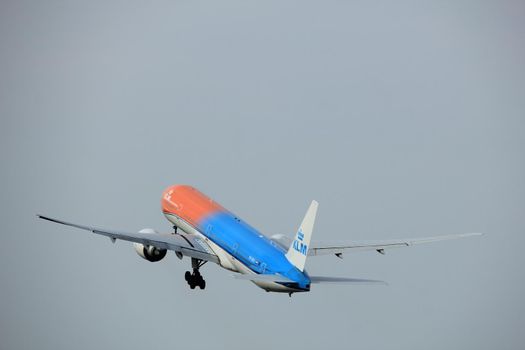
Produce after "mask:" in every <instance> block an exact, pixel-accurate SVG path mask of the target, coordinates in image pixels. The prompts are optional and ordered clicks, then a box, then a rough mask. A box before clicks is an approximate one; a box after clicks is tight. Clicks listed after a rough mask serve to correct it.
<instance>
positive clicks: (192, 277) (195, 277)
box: [184, 258, 207, 289]
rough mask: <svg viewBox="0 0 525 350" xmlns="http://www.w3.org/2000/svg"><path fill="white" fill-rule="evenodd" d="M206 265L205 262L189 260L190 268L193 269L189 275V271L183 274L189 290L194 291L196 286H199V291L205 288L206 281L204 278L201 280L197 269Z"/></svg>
mask: <svg viewBox="0 0 525 350" xmlns="http://www.w3.org/2000/svg"><path fill="white" fill-rule="evenodd" d="M206 263H207V261H202V260H200V259H195V258H191V267H192V268H193V272H192V273H191V272H190V271H186V273H185V274H184V279H185V280H186V282H188V284H189V286H190V288H191V289H195V287H197V286H199V288H200V289H204V288H206V281H205V280H204V278H202V275H201V273H200V272H199V269H200V268H201V267H202V265H204V264H206Z"/></svg>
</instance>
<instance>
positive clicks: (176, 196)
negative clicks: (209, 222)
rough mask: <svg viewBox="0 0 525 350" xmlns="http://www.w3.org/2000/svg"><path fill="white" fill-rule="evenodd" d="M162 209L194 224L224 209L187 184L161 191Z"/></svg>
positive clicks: (196, 224)
mask: <svg viewBox="0 0 525 350" xmlns="http://www.w3.org/2000/svg"><path fill="white" fill-rule="evenodd" d="M161 206H162V211H163V212H164V213H167V214H175V215H177V216H179V217H180V218H182V219H184V220H185V221H187V222H189V223H190V224H192V225H194V226H198V225H199V223H200V222H201V221H202V220H203V219H204V218H205V217H207V216H209V215H211V214H213V213H216V212H218V211H225V209H224V208H223V207H222V206H220V205H219V204H218V203H216V202H214V201H213V200H212V199H211V198H209V197H207V196H206V195H204V194H203V193H201V192H200V191H199V190H197V189H195V188H193V187H191V186H187V185H175V186H170V187H168V188H167V189H166V190H164V192H163V193H162V199H161Z"/></svg>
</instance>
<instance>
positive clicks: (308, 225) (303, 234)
mask: <svg viewBox="0 0 525 350" xmlns="http://www.w3.org/2000/svg"><path fill="white" fill-rule="evenodd" d="M318 206H319V203H317V202H316V201H312V203H311V204H310V207H308V211H307V212H306V214H305V216H304V219H303V222H302V223H301V226H299V230H298V231H297V233H296V234H295V238H294V240H293V242H292V245H291V246H290V248H288V252H287V253H286V258H287V259H288V261H289V262H291V263H292V265H294V266H295V267H297V268H298V269H299V270H301V271H303V270H304V264H305V263H306V256H307V255H308V246H309V245H310V239H311V238H312V231H313V229H314V222H315V216H316V214H317V207H318Z"/></svg>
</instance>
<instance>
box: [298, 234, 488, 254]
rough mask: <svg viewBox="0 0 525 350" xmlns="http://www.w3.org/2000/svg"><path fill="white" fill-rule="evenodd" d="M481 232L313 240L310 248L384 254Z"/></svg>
mask: <svg viewBox="0 0 525 350" xmlns="http://www.w3.org/2000/svg"><path fill="white" fill-rule="evenodd" d="M480 235H481V233H460V234H455V235H444V236H434V237H425V238H406V239H397V240H384V241H361V242H359V241H354V242H339V243H327V242H313V241H312V242H311V243H310V248H309V250H308V255H309V256H316V255H328V254H335V255H337V256H338V257H341V255H342V254H343V253H351V252H357V251H365V250H376V251H377V252H379V253H381V254H384V250H385V249H390V248H401V247H409V246H412V245H416V244H423V243H431V242H438V241H445V240H450V239H458V238H464V237H472V236H480Z"/></svg>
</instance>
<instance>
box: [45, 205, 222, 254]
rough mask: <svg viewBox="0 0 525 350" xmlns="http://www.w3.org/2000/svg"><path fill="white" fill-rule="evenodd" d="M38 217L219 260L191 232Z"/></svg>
mask: <svg viewBox="0 0 525 350" xmlns="http://www.w3.org/2000/svg"><path fill="white" fill-rule="evenodd" d="M37 217H38V218H40V219H44V220H48V221H51V222H55V223H57V224H62V225H67V226H72V227H75V228H79V229H82V230H86V231H91V232H93V233H96V234H98V235H102V236H106V237H109V238H111V240H112V241H115V240H117V239H121V240H123V241H130V242H135V243H140V244H143V245H151V246H154V247H157V248H159V249H167V250H172V251H174V252H175V253H178V254H182V255H185V256H188V257H191V258H197V259H200V260H205V261H211V262H214V263H218V262H219V258H218V257H217V255H215V254H214V253H213V251H212V250H211V248H210V247H209V246H208V245H207V244H206V242H204V241H202V240H201V239H200V238H199V237H197V236H195V235H190V234H178V233H177V234H161V233H135V232H123V231H115V230H108V229H102V228H96V227H91V226H84V225H78V224H73V223H70V222H66V221H62V220H57V219H53V218H50V217H47V216H43V215H37Z"/></svg>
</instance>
